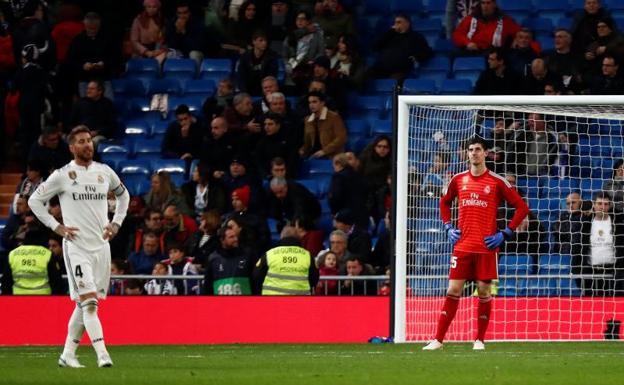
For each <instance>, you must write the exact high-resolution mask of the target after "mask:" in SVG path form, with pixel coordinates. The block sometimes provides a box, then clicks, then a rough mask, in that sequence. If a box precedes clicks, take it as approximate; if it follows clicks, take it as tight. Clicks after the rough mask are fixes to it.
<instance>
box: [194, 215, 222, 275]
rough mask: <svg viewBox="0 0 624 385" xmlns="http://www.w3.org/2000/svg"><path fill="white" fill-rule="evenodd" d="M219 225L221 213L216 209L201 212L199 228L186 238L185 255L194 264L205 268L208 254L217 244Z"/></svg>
mask: <svg viewBox="0 0 624 385" xmlns="http://www.w3.org/2000/svg"><path fill="white" fill-rule="evenodd" d="M220 225H221V214H220V213H219V212H218V211H217V210H207V211H204V212H202V213H201V219H200V221H199V230H197V231H196V232H194V233H193V235H191V238H190V239H189V240H188V243H187V248H186V255H188V256H190V257H192V258H193V262H194V263H195V264H196V265H200V266H202V268H203V269H205V268H206V264H207V263H208V256H210V254H212V252H213V251H215V250H216V249H217V247H218V246H219V239H218V237H217V230H219V226H220Z"/></svg>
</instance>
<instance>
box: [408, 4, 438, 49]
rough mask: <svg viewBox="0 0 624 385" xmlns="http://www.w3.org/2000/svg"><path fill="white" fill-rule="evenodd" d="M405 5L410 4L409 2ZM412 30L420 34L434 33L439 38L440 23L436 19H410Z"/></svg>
mask: <svg viewBox="0 0 624 385" xmlns="http://www.w3.org/2000/svg"><path fill="white" fill-rule="evenodd" d="M407 3H411V1H408V2H407ZM412 29H413V30H414V31H418V32H420V33H426V32H435V33H437V34H438V38H439V37H440V36H441V33H442V23H441V22H440V20H438V19H428V18H427V19H412ZM432 46H433V44H432Z"/></svg>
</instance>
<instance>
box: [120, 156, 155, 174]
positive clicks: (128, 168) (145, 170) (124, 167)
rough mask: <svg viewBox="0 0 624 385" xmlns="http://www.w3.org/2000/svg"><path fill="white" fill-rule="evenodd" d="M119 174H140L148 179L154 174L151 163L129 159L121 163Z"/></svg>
mask: <svg viewBox="0 0 624 385" xmlns="http://www.w3.org/2000/svg"><path fill="white" fill-rule="evenodd" d="M119 174H120V175H121V174H127V175H130V174H139V175H143V176H145V177H146V178H148V177H149V176H150V175H151V174H152V168H151V166H150V163H149V161H145V160H141V159H129V160H125V161H123V162H120V163H119Z"/></svg>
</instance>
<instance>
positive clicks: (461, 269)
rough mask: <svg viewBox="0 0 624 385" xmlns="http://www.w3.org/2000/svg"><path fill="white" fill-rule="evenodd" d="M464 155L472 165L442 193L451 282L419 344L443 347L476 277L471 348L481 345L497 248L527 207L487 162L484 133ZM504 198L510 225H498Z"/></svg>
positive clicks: (488, 316) (473, 139)
mask: <svg viewBox="0 0 624 385" xmlns="http://www.w3.org/2000/svg"><path fill="white" fill-rule="evenodd" d="M468 158H469V159H468V160H469V163H470V169H469V170H467V171H464V172H461V173H459V174H456V175H455V176H453V178H452V179H451V181H450V182H449V185H448V187H447V190H446V191H445V192H444V194H443V195H442V198H441V199H440V215H441V217H442V222H443V223H444V229H445V230H446V233H447V235H448V239H449V242H450V243H451V244H452V245H453V246H454V247H453V253H452V255H451V264H450V271H449V286H448V290H447V292H446V300H445V301H444V306H443V308H442V312H441V313H440V318H439V320H438V328H437V332H436V336H435V339H434V340H433V341H431V342H429V344H427V346H425V347H424V348H423V350H437V349H441V348H442V347H443V345H442V342H443V341H444V335H445V334H446V331H447V330H448V328H449V325H450V324H451V322H452V321H453V318H454V317H455V313H456V312H457V307H458V305H459V299H460V297H461V293H462V290H463V288H464V284H465V283H466V281H467V280H473V281H476V282H477V290H478V293H479V307H478V311H477V313H478V314H477V316H478V322H477V325H478V329H477V336H476V339H475V342H474V345H473V349H474V350H484V349H485V345H484V344H483V338H484V336H485V332H486V330H487V327H488V324H489V321H490V313H491V310H492V296H491V294H490V289H491V284H492V280H493V279H497V278H498V270H497V267H498V248H499V247H500V246H501V245H502V244H503V243H504V242H505V241H507V240H509V239H511V237H512V236H513V232H514V230H515V229H516V227H517V226H518V225H519V224H520V223H521V222H522V220H523V219H524V217H525V216H526V215H527V214H528V212H529V208H528V207H527V205H526V203H524V201H523V200H522V197H520V195H519V194H518V192H517V191H516V190H515V189H513V188H512V187H511V185H510V184H509V182H507V180H506V179H505V178H503V177H502V176H500V175H498V174H495V173H494V172H492V171H490V170H488V169H487V168H486V167H485V159H486V158H487V144H486V143H485V141H484V140H483V139H481V138H478V137H474V138H472V139H471V140H470V141H469V142H468ZM455 198H457V205H458V209H459V218H458V221H457V227H454V226H453V224H452V223H451V206H452V204H453V201H454V200H455ZM502 201H507V203H508V204H509V205H511V206H513V207H514V208H515V212H514V216H513V218H512V219H511V222H510V223H509V226H508V227H507V228H505V229H504V230H502V231H499V230H498V229H497V227H496V212H497V209H498V206H499V205H500V203H501V202H502Z"/></svg>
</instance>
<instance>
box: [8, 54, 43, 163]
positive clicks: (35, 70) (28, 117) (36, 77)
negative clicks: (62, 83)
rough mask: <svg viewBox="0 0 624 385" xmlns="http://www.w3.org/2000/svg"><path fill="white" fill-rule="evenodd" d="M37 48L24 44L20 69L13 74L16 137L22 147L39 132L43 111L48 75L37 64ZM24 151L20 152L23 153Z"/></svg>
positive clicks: (25, 146) (34, 139) (29, 142)
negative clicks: (16, 125)
mask: <svg viewBox="0 0 624 385" xmlns="http://www.w3.org/2000/svg"><path fill="white" fill-rule="evenodd" d="M39 55H40V53H39V49H38V48H37V47H36V46H35V45H34V44H28V45H25V46H24V48H23V49H22V51H21V53H20V58H21V61H20V69H19V70H18V71H17V73H16V74H15V79H14V82H15V85H14V87H15V89H16V90H17V91H18V92H19V102H18V111H19V118H20V126H19V130H18V131H17V135H16V137H17V138H16V139H17V140H18V144H19V145H20V146H21V148H22V149H27V148H29V147H30V146H31V145H32V144H33V143H34V142H35V141H36V140H37V136H38V135H39V134H40V133H41V120H42V115H43V113H44V112H45V109H46V107H45V101H46V89H47V86H48V77H47V74H46V72H45V71H44V69H43V68H42V67H41V66H40V65H39V64H38V61H39ZM23 154H24V152H23V151H22V152H21V155H23Z"/></svg>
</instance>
